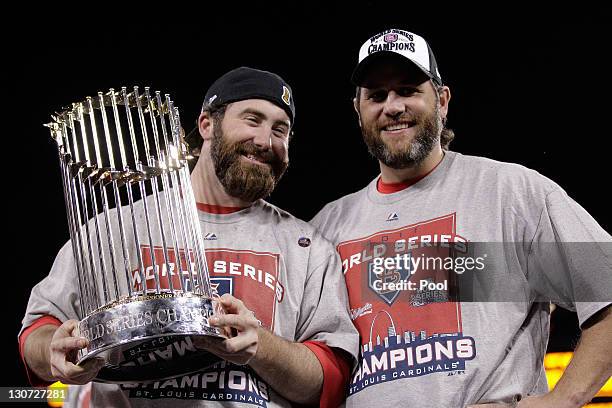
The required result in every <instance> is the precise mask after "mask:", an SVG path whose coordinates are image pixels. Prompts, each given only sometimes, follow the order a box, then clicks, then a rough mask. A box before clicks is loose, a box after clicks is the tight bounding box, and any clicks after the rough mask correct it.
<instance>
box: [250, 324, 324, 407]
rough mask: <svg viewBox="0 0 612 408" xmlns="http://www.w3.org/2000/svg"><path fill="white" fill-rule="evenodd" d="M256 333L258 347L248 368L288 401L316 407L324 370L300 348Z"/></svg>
mask: <svg viewBox="0 0 612 408" xmlns="http://www.w3.org/2000/svg"><path fill="white" fill-rule="evenodd" d="M258 330H259V346H258V349H257V353H256V354H255V356H254V357H253V358H252V359H251V361H250V362H249V365H250V366H251V367H252V368H253V369H254V370H255V372H257V374H259V376H261V378H262V379H263V380H264V381H266V382H267V383H268V384H269V385H270V386H271V387H272V388H274V390H275V391H276V392H277V393H279V394H280V395H282V396H283V397H285V398H287V399H288V400H290V401H293V402H296V403H299V404H313V403H317V402H318V401H319V396H320V395H321V389H322V387H323V369H322V368H321V364H320V363H319V360H318V359H317V357H316V356H315V355H314V354H313V353H312V352H311V351H310V350H309V349H308V347H306V346H304V345H303V344H300V343H292V342H289V341H287V340H285V339H283V338H281V337H278V336H276V335H274V334H272V333H270V332H269V331H267V330H265V329H262V328H259V329H258Z"/></svg>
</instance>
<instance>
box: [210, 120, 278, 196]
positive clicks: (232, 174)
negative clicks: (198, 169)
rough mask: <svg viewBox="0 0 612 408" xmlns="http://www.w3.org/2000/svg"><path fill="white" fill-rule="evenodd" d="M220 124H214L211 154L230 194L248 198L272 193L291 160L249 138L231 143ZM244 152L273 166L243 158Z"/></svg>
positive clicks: (217, 171) (218, 174) (222, 181)
mask: <svg viewBox="0 0 612 408" xmlns="http://www.w3.org/2000/svg"><path fill="white" fill-rule="evenodd" d="M220 125H221V124H220V123H219V125H218V126H217V125H216V126H214V130H213V132H214V133H213V140H212V144H211V158H212V161H213V165H214V167H215V174H216V175H217V178H218V179H219V181H220V182H221V185H222V186H223V188H224V189H225V191H226V192H227V193H228V194H229V195H231V196H233V197H236V198H240V199H241V200H244V201H247V202H254V201H256V200H258V199H260V198H266V197H268V196H269V195H270V194H271V193H272V191H274V188H275V187H276V183H278V181H279V180H280V179H281V177H282V176H283V174H284V173H285V171H286V170H287V166H288V163H287V162H285V161H282V160H280V159H279V158H278V157H277V156H276V155H275V154H274V153H273V152H272V150H266V151H264V150H261V149H260V148H258V147H257V146H256V145H255V144H254V143H252V142H249V141H246V142H238V143H227V142H226V140H225V137H224V135H223V130H222V129H221V126H220ZM243 155H244V156H247V155H253V156H255V157H257V158H259V159H260V160H263V161H264V162H265V163H268V164H270V166H266V165H259V164H255V163H247V162H245V161H244V160H242V158H241V156H243Z"/></svg>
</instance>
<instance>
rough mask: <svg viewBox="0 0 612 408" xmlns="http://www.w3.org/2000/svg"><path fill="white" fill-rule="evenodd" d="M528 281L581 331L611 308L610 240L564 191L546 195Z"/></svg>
mask: <svg viewBox="0 0 612 408" xmlns="http://www.w3.org/2000/svg"><path fill="white" fill-rule="evenodd" d="M528 280H529V283H530V286H531V287H532V289H535V291H536V292H537V293H538V295H539V296H540V297H543V298H544V299H545V300H547V301H552V302H553V303H556V304H558V305H560V306H562V307H565V308H568V309H570V310H575V311H576V312H577V314H578V320H579V322H580V325H581V326H582V325H583V324H584V322H585V321H586V320H588V319H589V318H590V317H591V316H592V315H593V314H595V313H597V312H598V311H599V310H601V309H603V308H605V307H606V306H607V305H609V304H611V303H612V237H611V236H610V235H609V234H608V233H607V232H606V231H605V230H604V229H603V228H601V226H600V225H599V224H598V223H597V221H595V219H593V217H591V216H590V215H589V214H588V213H587V212H586V211H585V210H584V209H583V208H582V207H581V206H580V205H578V204H577V203H576V202H575V201H574V200H572V199H571V198H570V197H569V196H568V195H567V194H566V193H565V192H564V191H563V190H562V189H560V188H559V189H556V190H554V191H552V192H550V193H549V194H547V196H546V199H545V203H544V206H543V209H542V212H541V214H540V218H539V220H538V226H537V229H536V232H535V235H534V237H533V240H532V243H531V247H530V249H529V254H528Z"/></svg>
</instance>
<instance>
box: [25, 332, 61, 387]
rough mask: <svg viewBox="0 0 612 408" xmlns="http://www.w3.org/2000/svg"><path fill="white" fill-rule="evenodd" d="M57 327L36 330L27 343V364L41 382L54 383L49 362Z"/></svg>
mask: <svg viewBox="0 0 612 408" xmlns="http://www.w3.org/2000/svg"><path fill="white" fill-rule="evenodd" d="M56 330H57V326H54V325H51V324H46V325H44V326H40V327H39V328H37V329H35V330H34V331H33V332H32V333H30V335H29V336H28V338H27V339H26V341H25V344H24V347H23V355H24V359H25V361H26V364H27V365H28V367H29V368H30V370H32V371H33V372H34V374H36V375H37V376H38V377H39V378H40V379H41V380H44V381H54V378H53V376H52V375H51V365H50V362H49V360H50V359H49V345H50V344H51V339H52V338H53V334H54V333H55V331H56Z"/></svg>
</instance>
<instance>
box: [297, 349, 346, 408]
mask: <svg viewBox="0 0 612 408" xmlns="http://www.w3.org/2000/svg"><path fill="white" fill-rule="evenodd" d="M303 344H304V345H305V346H306V347H308V349H309V350H310V351H312V352H313V354H314V355H315V356H316V357H317V359H318V360H319V363H320V364H321V368H322V369H323V390H322V391H321V397H320V399H319V407H322V408H336V407H337V406H339V405H340V403H342V401H344V399H345V398H346V389H347V386H348V381H349V375H350V364H351V362H350V360H348V359H347V358H346V357H345V356H346V354H342V351H340V350H338V349H332V348H330V347H328V346H327V345H326V344H325V343H321V342H318V341H305V342H304V343H303Z"/></svg>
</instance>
